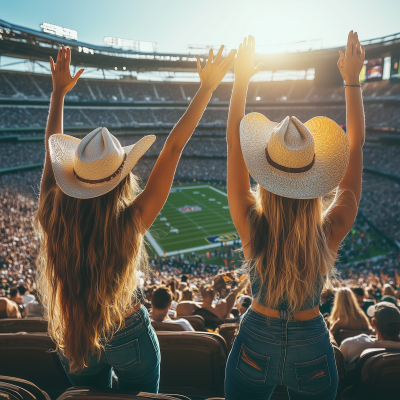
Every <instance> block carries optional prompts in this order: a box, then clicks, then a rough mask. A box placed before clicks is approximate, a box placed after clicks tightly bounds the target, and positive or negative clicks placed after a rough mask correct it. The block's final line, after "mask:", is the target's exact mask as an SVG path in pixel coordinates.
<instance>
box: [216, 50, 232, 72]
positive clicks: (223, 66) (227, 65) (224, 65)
mask: <svg viewBox="0 0 400 400" xmlns="http://www.w3.org/2000/svg"><path fill="white" fill-rule="evenodd" d="M235 55H236V50H235V49H232V50H231V51H230V52H229V55H228V57H226V58H225V60H224V61H222V63H221V65H220V67H221V69H222V71H223V74H224V76H225V74H226V73H227V72H228V71H229V70H230V69H231V68H232V67H233V64H235V61H236V58H235Z"/></svg>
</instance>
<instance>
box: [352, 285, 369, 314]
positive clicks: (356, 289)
mask: <svg viewBox="0 0 400 400" xmlns="http://www.w3.org/2000/svg"><path fill="white" fill-rule="evenodd" d="M351 290H352V291H353V293H354V295H355V296H356V299H357V302H358V305H359V306H360V308H361V310H363V311H364V312H365V314H367V310H368V308H369V307H371V306H373V305H374V304H375V301H374V300H371V299H366V298H365V290H364V288H363V287H361V286H353V287H352V288H351Z"/></svg>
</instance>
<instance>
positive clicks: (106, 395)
mask: <svg viewBox="0 0 400 400" xmlns="http://www.w3.org/2000/svg"><path fill="white" fill-rule="evenodd" d="M70 399H71V400H120V399H131V400H190V399H189V398H188V397H186V396H182V395H165V394H161V393H160V394H154V393H145V392H134V391H127V390H117V389H94V388H90V387H75V388H70V389H68V390H66V391H65V392H64V393H63V394H62V395H61V396H60V397H59V398H58V399H57V400H70Z"/></svg>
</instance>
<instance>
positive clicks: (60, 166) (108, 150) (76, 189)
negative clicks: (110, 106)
mask: <svg viewBox="0 0 400 400" xmlns="http://www.w3.org/2000/svg"><path fill="white" fill-rule="evenodd" d="M101 133H103V135H101ZM155 139H156V137H155V136H154V135H148V136H145V137H144V138H142V139H140V140H139V141H138V142H137V143H135V144H133V145H130V146H126V147H122V146H121V145H120V143H119V141H118V139H117V138H116V137H115V136H113V135H111V134H110V133H109V132H108V131H107V130H106V128H97V129H95V130H94V131H92V132H90V133H89V134H88V135H87V136H85V138H83V139H82V140H79V139H77V138H74V137H72V136H69V135H63V134H55V135H52V136H51V137H50V139H49V149H50V158H51V163H52V166H53V171H54V175H55V178H56V181H57V184H58V186H59V187H60V189H61V190H62V191H63V192H64V193H65V194H67V195H68V196H71V197H76V198H80V199H89V198H93V197H98V196H101V195H103V194H105V193H108V192H109V191H111V190H112V189H114V188H115V187H116V186H117V185H118V184H119V183H120V182H121V181H122V179H124V178H125V177H126V176H127V175H128V174H129V172H130V171H131V170H132V168H133V167H134V166H135V165H136V163H137V162H138V160H139V159H140V157H141V156H142V155H143V154H144V153H145V152H146V151H147V150H148V149H149V147H150V146H151V145H152V144H153V143H154V141H155ZM88 142H90V145H89V144H88V145H87V143H88ZM96 148H97V151H96ZM124 154H126V160H125V162H124V165H123V168H122V170H121V172H120V173H119V174H118V175H117V176H115V177H114V178H112V179H111V180H109V181H107V182H102V183H95V184H92V183H85V182H81V181H80V180H78V179H77V178H76V177H75V175H74V168H75V171H76V172H77V173H78V175H79V176H80V177H82V178H85V179H90V180H100V179H102V178H105V177H107V176H109V175H111V174H112V173H113V172H114V171H116V170H117V168H118V167H119V166H120V165H121V162H122V161H123V157H124Z"/></svg>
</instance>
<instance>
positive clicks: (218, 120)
mask: <svg viewBox="0 0 400 400" xmlns="http://www.w3.org/2000/svg"><path fill="white" fill-rule="evenodd" d="M185 110H186V108H185V107H174V108H173V109H172V108H161V107H146V108H144V107H140V108H139V107H136V108H134V107H101V108H100V107H84V106H83V107H73V106H66V107H65V110H64V125H65V126H77V127H79V126H107V127H109V128H111V127H121V126H123V127H125V126H126V127H129V126H131V127H135V126H144V127H146V126H163V125H165V126H172V125H174V124H175V123H176V122H178V120H179V118H180V117H181V116H182V115H183V113H184V112H185ZM250 112H259V113H261V114H264V115H265V116H266V117H267V118H269V119H270V120H271V121H278V122H279V121H282V120H283V119H284V118H285V117H286V116H288V115H289V116H292V115H294V116H296V117H297V118H298V119H300V120H301V121H303V122H306V121H308V120H309V119H311V118H313V117H315V116H318V115H323V116H325V117H328V118H331V119H333V120H334V121H335V122H336V123H338V124H340V125H345V124H346V110H345V107H344V105H343V106H337V105H336V106H334V105H325V106H324V105H319V106H311V105H308V106H276V107H275V106H274V107H265V106H264V107H262V106H260V107H254V106H248V107H247V109H246V113H250ZM47 115H48V107H47V106H16V105H1V106H0V128H3V129H4V128H21V127H32V128H35V127H40V128H42V127H44V126H45V124H46V119H47ZM227 118H228V109H227V108H225V107H224V108H212V105H211V106H210V107H209V108H207V110H206V111H205V112H204V114H203V117H202V119H201V120H200V126H201V125H211V126H213V125H217V126H225V125H226V121H227ZM365 118H366V124H367V126H371V127H372V126H373V127H379V126H382V127H394V128H400V113H399V108H398V107H396V106H386V105H384V104H381V103H380V104H379V103H378V104H366V105H365Z"/></svg>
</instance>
